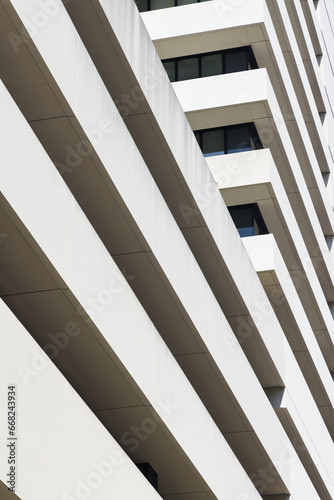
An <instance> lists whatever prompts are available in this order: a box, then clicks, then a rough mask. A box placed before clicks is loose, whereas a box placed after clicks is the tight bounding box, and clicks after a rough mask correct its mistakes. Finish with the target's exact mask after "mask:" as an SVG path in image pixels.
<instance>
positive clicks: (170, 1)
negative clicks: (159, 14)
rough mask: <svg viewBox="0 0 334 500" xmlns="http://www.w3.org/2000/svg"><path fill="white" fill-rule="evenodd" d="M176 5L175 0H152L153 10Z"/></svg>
mask: <svg viewBox="0 0 334 500" xmlns="http://www.w3.org/2000/svg"><path fill="white" fill-rule="evenodd" d="M167 7H174V0H151V10H158V9H166V8H167Z"/></svg>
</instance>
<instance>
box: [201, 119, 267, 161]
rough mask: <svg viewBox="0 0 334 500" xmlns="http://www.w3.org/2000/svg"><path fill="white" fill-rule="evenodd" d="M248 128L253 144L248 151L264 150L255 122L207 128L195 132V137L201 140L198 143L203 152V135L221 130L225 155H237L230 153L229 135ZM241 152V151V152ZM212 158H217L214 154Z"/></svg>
mask: <svg viewBox="0 0 334 500" xmlns="http://www.w3.org/2000/svg"><path fill="white" fill-rule="evenodd" d="M245 126H248V131H249V137H250V143H251V149H250V150H247V151H254V150H256V149H263V144H262V142H261V139H260V137H259V134H258V132H257V129H256V126H255V123H254V122H246V123H237V124H235V125H227V126H225V127H213V128H205V129H200V130H194V131H193V132H194V134H195V137H196V138H197V137H199V140H198V139H197V142H198V144H199V147H200V148H201V151H202V152H203V133H205V132H209V131H210V132H211V131H212V132H214V131H216V130H221V131H222V132H223V141H224V153H222V154H224V155H226V154H235V153H237V152H235V153H229V152H228V148H229V146H228V139H227V134H228V131H229V130H233V129H237V128H241V127H245ZM252 144H254V149H253V148H252ZM240 152H241V151H240ZM203 155H204V156H205V155H207V156H209V153H203ZM210 156H215V155H214V153H213V154H212V155H210ZM216 156H219V153H217V155H216Z"/></svg>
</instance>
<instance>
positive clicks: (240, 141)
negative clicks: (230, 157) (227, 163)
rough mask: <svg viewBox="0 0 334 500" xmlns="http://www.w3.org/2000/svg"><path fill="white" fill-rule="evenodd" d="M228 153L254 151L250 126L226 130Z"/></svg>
mask: <svg viewBox="0 0 334 500" xmlns="http://www.w3.org/2000/svg"><path fill="white" fill-rule="evenodd" d="M226 140H227V145H226V149H227V153H239V152H240V151H249V150H250V149H252V146H251V137H250V133H249V126H248V125H241V126H239V127H233V128H232V127H231V128H228V129H227V130H226Z"/></svg>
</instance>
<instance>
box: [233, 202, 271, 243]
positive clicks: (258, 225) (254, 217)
mask: <svg viewBox="0 0 334 500" xmlns="http://www.w3.org/2000/svg"><path fill="white" fill-rule="evenodd" d="M228 210H229V212H230V214H231V217H232V219H233V222H234V224H235V226H236V228H237V229H238V231H239V234H240V236H242V237H245V236H256V235H259V234H268V229H267V226H266V224H265V222H264V220H263V217H262V214H261V212H260V210H259V207H258V205H257V204H256V203H251V204H247V205H237V206H234V207H228Z"/></svg>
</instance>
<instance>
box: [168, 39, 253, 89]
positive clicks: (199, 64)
mask: <svg viewBox="0 0 334 500" xmlns="http://www.w3.org/2000/svg"><path fill="white" fill-rule="evenodd" d="M172 63H173V64H174V65H175V73H174V79H173V80H172V81H178V80H190V79H192V78H202V77H206V76H214V75H222V74H224V73H232V72H236V71H246V70H248V69H256V68H257V64H256V61H255V58H254V55H253V51H252V49H251V47H240V48H238V49H228V50H220V51H218V52H210V53H205V54H196V55H195V56H184V57H176V58H173V59H165V60H164V61H162V64H163V65H164V66H165V68H166V70H167V67H170V65H171V64H172ZM187 68H188V69H187ZM188 75H189V76H188Z"/></svg>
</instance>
